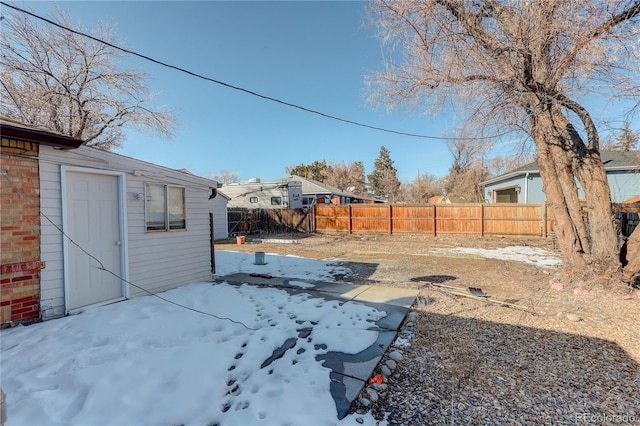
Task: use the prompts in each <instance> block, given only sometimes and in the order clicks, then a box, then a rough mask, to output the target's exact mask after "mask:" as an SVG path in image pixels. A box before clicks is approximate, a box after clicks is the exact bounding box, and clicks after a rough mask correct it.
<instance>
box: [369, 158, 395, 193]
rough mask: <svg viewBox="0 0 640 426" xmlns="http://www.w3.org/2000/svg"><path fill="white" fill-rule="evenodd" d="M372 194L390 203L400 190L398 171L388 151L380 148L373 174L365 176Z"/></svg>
mask: <svg viewBox="0 0 640 426" xmlns="http://www.w3.org/2000/svg"><path fill="white" fill-rule="evenodd" d="M367 177H368V178H369V186H370V187H371V190H372V191H373V193H374V194H375V195H377V196H379V197H384V198H386V199H388V200H390V201H393V200H395V198H396V196H397V195H398V191H399V190H400V180H399V179H398V170H397V169H396V168H395V167H394V166H393V161H392V160H391V155H390V153H389V150H388V149H387V148H385V147H384V146H383V147H381V148H380V155H379V156H378V159H377V160H376V161H375V162H374V163H373V172H372V173H371V174H370V175H369V176H367Z"/></svg>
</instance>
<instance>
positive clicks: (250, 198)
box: [249, 197, 258, 203]
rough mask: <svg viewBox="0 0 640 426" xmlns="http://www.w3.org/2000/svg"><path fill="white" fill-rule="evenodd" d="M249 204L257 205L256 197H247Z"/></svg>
mask: <svg viewBox="0 0 640 426" xmlns="http://www.w3.org/2000/svg"><path fill="white" fill-rule="evenodd" d="M249 202H250V203H257V202H258V197H249Z"/></svg>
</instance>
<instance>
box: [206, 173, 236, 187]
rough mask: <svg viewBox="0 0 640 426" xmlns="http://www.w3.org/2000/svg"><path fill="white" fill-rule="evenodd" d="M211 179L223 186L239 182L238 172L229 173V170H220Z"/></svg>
mask: <svg viewBox="0 0 640 426" xmlns="http://www.w3.org/2000/svg"><path fill="white" fill-rule="evenodd" d="M211 179H213V180H217V181H218V182H220V183H222V184H225V185H227V184H230V183H236V182H240V178H239V175H238V172H230V171H229V170H221V171H220V173H219V174H217V175H212V176H211Z"/></svg>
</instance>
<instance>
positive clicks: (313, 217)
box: [311, 204, 318, 234]
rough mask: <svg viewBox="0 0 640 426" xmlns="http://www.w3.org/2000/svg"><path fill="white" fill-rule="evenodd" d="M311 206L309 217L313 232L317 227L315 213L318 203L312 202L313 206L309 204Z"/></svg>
mask: <svg viewBox="0 0 640 426" xmlns="http://www.w3.org/2000/svg"><path fill="white" fill-rule="evenodd" d="M311 208H312V209H313V216H312V217H311V221H312V223H313V233H314V234H315V232H316V229H318V223H317V221H316V215H317V212H316V210H317V209H318V205H317V204H314V205H313V206H311Z"/></svg>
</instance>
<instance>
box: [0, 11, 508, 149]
mask: <svg viewBox="0 0 640 426" xmlns="http://www.w3.org/2000/svg"><path fill="white" fill-rule="evenodd" d="M0 4H2V5H3V6H6V7H9V8H11V9H14V10H16V11H18V12H21V13H24V14H26V15H29V16H32V17H34V18H36V19H39V20H41V21H44V22H46V23H48V24H50V25H53V26H55V27H58V28H60V29H62V30H65V31H68V32H71V33H73V34H77V35H79V36H82V37H86V38H88V39H91V40H93V41H96V42H98V43H102V44H104V45H105V46H109V47H111V48H113V49H116V50H119V51H121V52H123V53H127V54H130V55H133V56H137V57H139V58H142V59H145V60H147V61H150V62H153V63H155V64H158V65H161V66H163V67H166V68H171V69H174V70H176V71H179V72H182V73H185V74H188V75H190V76H193V77H196V78H199V79H202V80H205V81H209V82H211V83H215V84H219V85H221V86H224V87H227V88H229V89H233V90H237V91H240V92H244V93H247V94H249V95H251V96H255V97H258V98H261V99H264V100H267V101H271V102H276V103H278V104H281V105H285V106H288V107H291V108H296V109H299V110H302V111H304V112H308V113H311V114H316V115H319V116H321V117H325V118H328V119H331V120H336V121H340V122H343V123H347V124H352V125H354V126H359V127H364V128H367V129H372V130H377V131H381V132H386V133H392V134H396V135H401V136H409V137H414V138H422V139H436V140H485V139H495V138H498V137H501V136H504V135H506V134H507V133H502V134H498V135H494V136H479V137H440V136H429V135H421V134H417V133H408V132H401V131H398V130H391V129H386V128H384V127H378V126H372V125H370V124H365V123H360V122H358V121H354V120H349V119H346V118H342V117H338V116H336V115H332V114H327V113H324V112H321V111H318V110H315V109H311V108H307V107H304V106H301V105H297V104H294V103H291V102H287V101H283V100H281V99H277V98H274V97H271V96H267V95H263V94H260V93H257V92H254V91H252V90H249V89H245V88H243V87H240V86H235V85H232V84H229V83H225V82H223V81H220V80H216V79H214V78H211V77H207V76H204V75H202V74H198V73H196V72H193V71H189V70H187V69H184V68H181V67H179V66H176V65H171V64H169V63H166V62H163V61H160V60H157V59H154V58H151V57H150V56H146V55H143V54H141V53H138V52H135V51H133V50H129V49H125V48H123V47H120V46H117V45H115V44H112V43H109V42H107V41H104V40H102V39H99V38H97V37H94V36H92V35H89V34H86V33H83V32H81V31H77V30H74V29H72V28H68V27H65V26H64V25H61V24H58V23H57V22H54V21H52V20H50V19H47V18H44V17H42V16H39V15H36V14H35V13H33V12H29V11H28V10H25V9H21V8H19V7H17V6H14V5H11V4H8V3H6V2H4V1H0Z"/></svg>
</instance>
